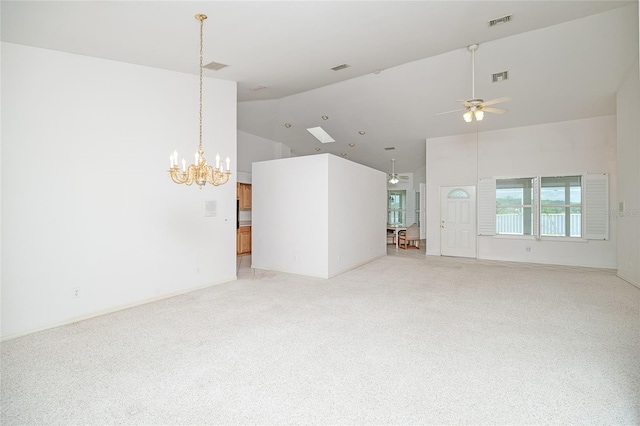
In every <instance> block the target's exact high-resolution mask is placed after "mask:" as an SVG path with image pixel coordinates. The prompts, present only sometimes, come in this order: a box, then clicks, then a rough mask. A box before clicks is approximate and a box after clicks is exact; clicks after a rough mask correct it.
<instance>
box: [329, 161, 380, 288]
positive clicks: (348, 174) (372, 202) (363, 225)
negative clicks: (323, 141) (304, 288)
mask: <svg viewBox="0 0 640 426" xmlns="http://www.w3.org/2000/svg"><path fill="white" fill-rule="evenodd" d="M327 157H328V160H329V162H328V169H327V170H328V173H329V212H328V214H329V217H328V219H329V228H328V230H329V266H328V274H329V276H333V275H337V274H339V273H341V272H344V271H347V270H349V269H352V268H354V267H356V266H358V265H362V264H363V263H366V262H369V261H371V260H372V259H375V258H377V257H380V256H384V255H386V253H387V248H386V244H387V242H386V226H387V219H386V218H387V203H386V200H387V191H386V189H387V187H386V186H387V183H386V175H385V174H384V173H382V172H380V171H378V170H374V169H371V168H369V167H365V166H363V165H361V164H358V163H354V162H352V161H348V160H345V159H343V158H340V157H336V156H333V155H327Z"/></svg>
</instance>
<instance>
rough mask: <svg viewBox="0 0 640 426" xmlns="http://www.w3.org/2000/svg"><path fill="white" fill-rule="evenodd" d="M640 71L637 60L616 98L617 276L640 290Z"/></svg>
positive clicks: (615, 216) (614, 217) (615, 218)
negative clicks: (639, 121)
mask: <svg viewBox="0 0 640 426" xmlns="http://www.w3.org/2000/svg"><path fill="white" fill-rule="evenodd" d="M639 105H640V68H639V65H638V60H637V59H636V62H635V64H633V66H632V67H631V69H630V70H629V72H628V74H627V76H626V77H625V79H624V80H623V82H622V84H621V85H620V88H619V89H618V95H617V112H618V113H617V130H618V155H617V161H618V206H617V209H615V210H614V211H613V214H612V215H611V217H612V218H613V219H614V220H615V221H616V222H617V226H618V235H617V237H618V275H619V276H620V277H622V278H624V279H625V280H627V281H629V282H630V283H633V284H635V285H636V286H638V287H640V168H639V167H638V165H639V164H640V124H639V123H638V116H640V107H639Z"/></svg>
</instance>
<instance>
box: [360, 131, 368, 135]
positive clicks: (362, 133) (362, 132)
mask: <svg viewBox="0 0 640 426" xmlns="http://www.w3.org/2000/svg"><path fill="white" fill-rule="evenodd" d="M358 133H360V134H361V135H364V134H365V133H367V132H365V131H364V130H360V131H359V132H358Z"/></svg>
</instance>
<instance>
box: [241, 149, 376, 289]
mask: <svg viewBox="0 0 640 426" xmlns="http://www.w3.org/2000/svg"><path fill="white" fill-rule="evenodd" d="M252 174H253V190H252V195H253V201H252V266H253V267H254V268H258V269H268V270H276V271H282V272H290V273H295V274H301V275H309V276H315V277H322V278H329V277H331V276H333V275H336V274H338V273H341V272H344V271H346V270H348V269H352V268H354V267H356V266H358V265H361V264H363V263H366V262H369V261H371V260H373V259H375V258H377V257H380V256H384V255H385V254H386V239H385V226H386V225H385V224H386V203H385V201H386V181H385V174H384V173H383V172H380V171H377V170H373V169H370V168H368V167H365V166H362V165H360V164H356V163H353V162H351V161H348V160H345V159H342V158H338V157H335V156H332V155H329V154H321V155H313V156H306V157H293V158H285V159H280V160H273V161H263V162H257V163H254V164H253V172H252Z"/></svg>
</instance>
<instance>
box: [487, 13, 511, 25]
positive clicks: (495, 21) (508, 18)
mask: <svg viewBox="0 0 640 426" xmlns="http://www.w3.org/2000/svg"><path fill="white" fill-rule="evenodd" d="M512 17H513V15H507V16H503V17H501V18H496V19H492V20H490V21H489V26H490V27H493V26H496V25H500V24H506V23H507V22H509V21H511V18H512Z"/></svg>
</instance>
